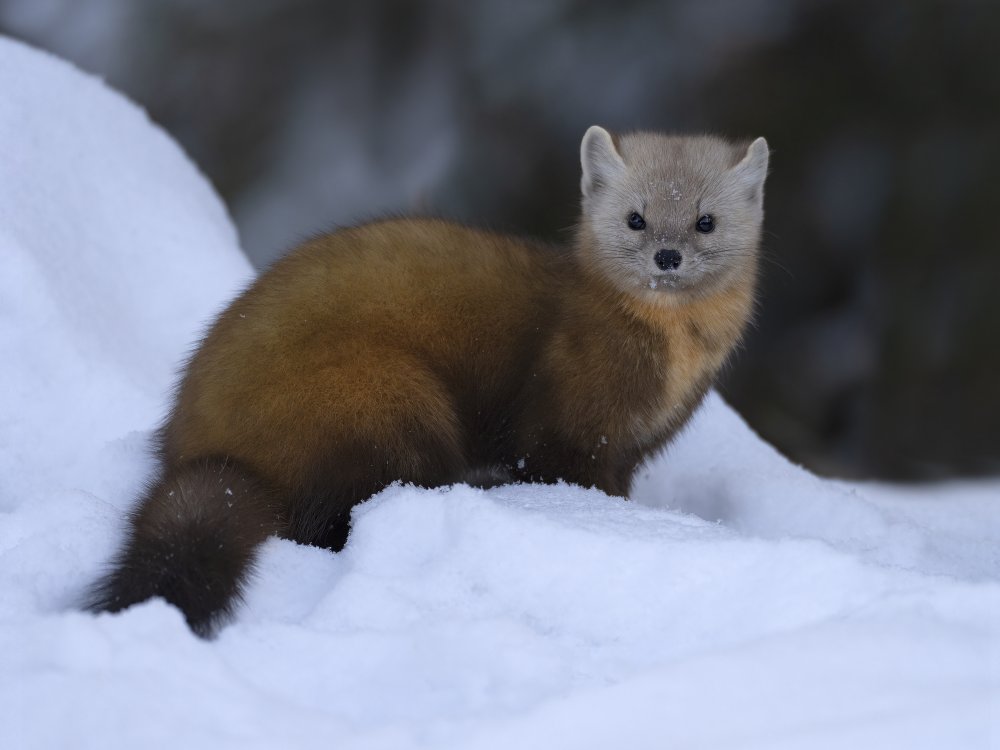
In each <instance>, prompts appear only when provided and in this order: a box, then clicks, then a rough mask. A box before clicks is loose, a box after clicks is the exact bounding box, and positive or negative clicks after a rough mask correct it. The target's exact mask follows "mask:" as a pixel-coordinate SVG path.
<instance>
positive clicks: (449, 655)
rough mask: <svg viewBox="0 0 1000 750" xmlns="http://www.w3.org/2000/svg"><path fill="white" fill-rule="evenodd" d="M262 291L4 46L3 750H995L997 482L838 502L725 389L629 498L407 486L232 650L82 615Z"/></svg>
mask: <svg viewBox="0 0 1000 750" xmlns="http://www.w3.org/2000/svg"><path fill="white" fill-rule="evenodd" d="M250 277H251V271H250V268H249V265H248V264H247V262H246V261H245V260H244V258H243V256H242V254H241V252H240V249H239V244H238V240H237V237H236V234H235V232H234V230H233V228H232V225H231V222H230V220H229V218H228V216H227V214H226V211H225V209H224V207H223V206H222V205H221V203H220V201H219V200H218V198H217V197H216V196H215V194H214V193H213V191H212V189H211V187H210V186H209V185H208V184H207V183H206V181H205V180H204V179H203V178H202V177H201V175H200V174H199V173H198V172H197V170H196V169H195V168H194V167H193V166H192V165H191V164H190V162H189V161H188V160H187V159H186V158H185V156H184V155H183V154H182V153H181V152H180V151H179V149H178V148H177V147H176V146H175V145H174V144H173V143H172V142H171V141H170V139H169V138H168V137H167V136H165V135H164V134H163V133H162V132H161V131H160V130H159V129H157V128H156V126H155V125H153V124H151V123H150V122H149V120H148V119H147V118H146V117H145V115H144V114H143V113H142V112H141V111H139V110H138V109H137V108H136V107H135V106H133V105H131V104H129V103H128V102H126V101H124V100H123V99H122V98H121V97H120V96H118V95H117V94H115V93H114V92H111V91H109V90H108V89H107V88H106V87H104V86H103V85H102V84H101V83H100V82H98V81H96V80H94V79H92V78H90V77H88V76H85V75H83V74H81V73H79V72H77V71H75V70H73V69H72V68H71V67H70V66H68V65H66V64H64V63H62V62H60V61H58V60H56V59H54V58H51V57H49V56H47V55H45V54H43V53H40V52H37V51H33V50H30V49H28V48H27V47H24V46H23V45H20V44H17V43H14V42H11V41H6V40H0V352H2V353H3V356H2V358H0V392H2V393H3V394H4V395H3V402H2V404H3V406H2V408H0V447H2V450H0V717H2V720H0V747H4V748H49V747H53V748H54V747H82V748H90V747H92V748H118V747H121V748H126V747H170V748H173V747H190V748H202V747H205V748H208V747H211V748H226V747H239V748H257V747H261V748H264V747H274V748H282V747H304V748H311V747H317V748H318V747H329V746H335V747H341V748H435V749H436V748H484V749H485V748H511V747H526V748H530V747H545V748H590V747H594V748H597V747H602V748H603V747H627V748H665V747H677V748H682V747H683V748H688V747H690V748H694V747H697V748H716V747H725V748H844V747H850V748H880V749H882V748H896V747H898V748H908V749H910V748H989V747H997V746H998V745H1000V584H998V579H1000V555H998V549H1000V513H998V509H997V504H998V501H1000V483H998V482H995V481H994V482H981V483H958V484H952V485H940V486H928V487H919V488H904V487H889V486H882V485H871V484H850V483H845V482H838V481H830V480H825V479H820V478H818V477H816V476H813V475H811V474H810V473H808V472H807V471H805V470H803V469H801V468H799V467H796V466H794V465H792V464H790V463H789V462H787V461H786V460H785V459H784V458H783V457H781V456H780V455H779V454H778V453H777V452H776V451H774V450H773V449H772V448H771V447H770V446H768V445H767V444H765V443H764V442H763V441H761V440H760V439H759V438H758V437H757V436H756V435H754V433H753V432H752V431H751V430H750V429H749V427H748V426H747V425H746V424H745V423H744V422H743V421H742V420H741V419H740V418H739V416H738V415H737V414H735V413H734V412H733V411H732V410H731V409H730V408H729V407H728V406H727V405H726V404H725V403H724V402H723V401H722V399H720V398H719V397H718V396H717V395H714V394H713V395H710V397H709V398H708V400H707V402H706V403H705V405H704V407H703V408H702V409H701V410H700V412H699V413H698V414H697V416H696V418H695V420H694V422H693V423H692V425H691V426H690V428H689V429H688V430H687V431H686V432H685V433H684V434H683V435H682V437H681V438H680V439H679V440H678V441H677V442H676V443H675V445H673V446H672V448H671V449H670V450H669V451H668V452H667V453H666V454H665V455H663V456H661V457H659V458H658V459H656V460H655V461H653V462H652V463H651V464H650V465H649V467H648V468H647V469H646V470H644V471H643V472H642V475H641V477H640V478H639V480H638V482H637V485H636V487H635V492H634V499H633V501H632V502H626V501H623V500H621V499H618V498H609V497H607V496H604V495H602V494H601V493H599V492H597V491H593V490H584V489H580V488H577V487H572V486H566V485H557V486H552V487H546V486H510V487H500V488H496V489H493V490H489V491H481V490H476V489H472V488H469V487H465V486H455V487H450V488H442V489H439V490H418V489H415V488H412V487H402V486H393V487H390V488H388V489H387V490H385V491H384V492H382V493H380V494H379V495H378V496H376V497H375V498H374V499H372V500H371V501H370V502H368V503H366V504H364V505H362V506H360V507H358V508H357V509H356V512H355V515H354V524H355V525H354V530H353V532H352V536H351V538H350V540H349V542H348V545H347V547H346V548H345V550H344V551H343V552H342V553H340V554H337V555H334V554H332V553H330V552H328V551H325V550H320V549H315V548H310V547H303V546H298V545H295V544H293V543H291V542H288V541H283V540H277V539H272V540H270V541H269V542H267V543H266V545H265V546H264V548H263V550H262V553H261V556H260V559H259V564H258V574H257V576H256V577H255V579H254V581H253V583H252V585H251V586H250V589H249V592H248V596H247V601H246V604H245V606H244V607H242V608H241V609H240V611H239V613H238V617H237V619H236V621H235V622H234V623H233V624H232V625H230V626H229V627H227V628H226V629H224V630H223V631H222V633H221V634H220V636H219V637H218V638H217V639H216V640H214V641H211V642H205V641H201V640H199V639H197V638H195V637H194V636H192V635H191V633H190V632H189V631H188V630H187V628H186V626H185V625H184V622H183V620H182V618H181V616H180V615H179V613H178V612H177V611H176V610H174V609H172V608H171V607H169V606H167V605H166V604H165V603H163V602H162V601H151V602H147V603H145V604H143V605H139V606H136V607H134V608H132V609H131V610H129V611H127V612H125V613H122V614H119V615H101V616H92V615H90V614H85V613H82V612H79V611H77V609H76V607H75V603H76V602H77V601H78V598H79V595H80V592H81V591H82V590H83V589H84V587H85V586H86V585H87V584H88V583H89V582H91V581H92V580H93V579H94V578H95V577H96V576H97V575H98V574H99V572H100V571H101V568H102V565H103V564H104V563H105V562H106V561H107V560H108V558H109V557H110V555H111V553H112V552H113V550H114V549H115V547H116V545H117V544H118V542H119V541H120V539H121V535H122V530H123V514H124V512H125V511H126V510H127V509H128V508H129V507H130V505H131V503H132V501H133V498H134V497H135V495H136V491H137V488H138V487H139V486H140V484H141V482H142V480H143V478H144V477H145V476H146V475H147V474H148V473H149V471H150V469H151V462H150V459H149V457H148V454H147V449H148V447H149V439H150V435H151V431H152V429H153V428H154V426H155V425H156V423H157V422H158V420H159V418H160V417H161V416H162V414H163V412H164V409H165V408H166V399H167V395H168V393H169V389H170V386H171V383H172V382H173V379H174V377H175V372H176V366H177V364H178V363H179V362H180V361H182V359H183V357H184V355H185V353H186V351H187V350H188V348H189V346H190V345H191V342H193V341H194V340H196V339H197V336H198V334H199V332H200V331H201V330H202V329H203V326H204V325H205V322H206V321H208V320H210V319H211V317H212V315H213V313H214V312H216V311H217V310H219V309H220V307H221V306H222V305H224V304H225V302H226V300H227V299H229V298H230V297H231V296H232V295H233V294H234V293H235V292H236V290H238V289H239V288H241V287H242V286H244V285H245V284H246V283H247V281H248V280H249V279H250Z"/></svg>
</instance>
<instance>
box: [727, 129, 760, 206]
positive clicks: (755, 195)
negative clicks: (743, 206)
mask: <svg viewBox="0 0 1000 750" xmlns="http://www.w3.org/2000/svg"><path fill="white" fill-rule="evenodd" d="M767 157H768V149H767V141H765V140H764V139H763V138H758V139H757V140H755V141H754V142H753V143H751V144H750V147H749V148H748V149H747V153H746V156H744V157H743V161H741V162H740V163H739V164H737V165H736V166H735V167H733V169H732V174H733V176H734V177H735V178H736V179H737V181H738V182H739V184H740V185H741V186H742V187H744V188H746V196H747V199H748V200H750V201H753V202H756V203H759V202H761V201H762V200H763V199H764V178H765V177H767Z"/></svg>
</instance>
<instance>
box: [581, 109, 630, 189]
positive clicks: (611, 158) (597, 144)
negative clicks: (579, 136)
mask: <svg viewBox="0 0 1000 750" xmlns="http://www.w3.org/2000/svg"><path fill="white" fill-rule="evenodd" d="M580 166H582V167H583V178H582V179H581V180H580V189H581V190H582V191H583V196H584V197H585V198H589V197H591V196H592V195H593V194H594V193H595V192H596V191H597V190H599V189H600V188H601V187H602V186H603V185H607V184H608V183H610V182H612V181H614V180H615V179H616V178H617V177H618V176H619V175H620V174H621V173H622V172H624V171H625V162H624V161H622V157H621V156H620V155H619V153H618V149H617V148H615V142H614V141H613V140H612V139H611V133H609V132H608V131H607V130H605V129H604V128H602V127H601V126H600V125H591V126H590V127H589V128H587V132H586V133H584V135H583V141H582V142H581V143H580Z"/></svg>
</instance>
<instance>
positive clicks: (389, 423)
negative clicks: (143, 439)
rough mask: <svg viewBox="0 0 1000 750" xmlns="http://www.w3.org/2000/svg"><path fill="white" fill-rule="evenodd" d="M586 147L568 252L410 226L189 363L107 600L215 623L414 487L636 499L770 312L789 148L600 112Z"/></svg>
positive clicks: (268, 306)
mask: <svg viewBox="0 0 1000 750" xmlns="http://www.w3.org/2000/svg"><path fill="white" fill-rule="evenodd" d="M581 162H582V168H583V177H582V193H583V199H582V217H581V219H580V222H579V226H578V227H577V229H576V235H575V241H574V242H573V243H572V245H571V246H567V247H560V246H553V245H547V244H544V243H541V242H535V241H531V240H525V239H521V238H517V237H512V236H508V235H504V234H497V233H493V232H487V231H481V230H478V229H471V228H468V227H465V226H460V225H458V224H454V223H449V222H446V221H439V220H428V219H392V220H386V221H376V222H373V223H369V224H364V225H361V226H355V227H352V228H348V229H342V230H339V231H335V232H333V233H331V234H325V235H322V236H319V237H316V238H315V239H311V240H309V241H307V242H305V243H304V244H302V245H301V246H300V247H298V248H296V249H295V250H294V251H292V252H291V253H290V254H289V255H287V256H286V257H285V258H283V259H282V260H280V261H278V262H277V263H276V264H275V265H274V266H273V267H271V268H270V269H269V270H268V271H266V272H265V273H263V274H262V275H261V276H260V277H259V278H258V279H257V280H256V282H255V283H254V284H253V285H252V286H251V287H250V288H249V289H248V290H247V291H245V292H244V293H243V294H242V295H241V296H239V297H238V298H237V299H236V300H235V301H234V302H233V303H232V304H231V305H230V306H229V307H228V309H226V310H225V311H224V312H223V313H222V314H221V315H220V317H219V318H218V320H216V321H215V323H214V325H213V326H212V327H211V329H210V330H209V332H208V334H207V335H206V336H205V338H204V340H203V341H202V342H201V345H200V347H199V348H198V349H197V351H196V352H195V353H194V355H193V356H192V357H191V359H190V362H189V363H188V365H187V369H186V371H185V372H184V375H183V378H182V380H181V382H180V385H179V387H178V389H177V393H176V400H175V403H174V406H173V409H172V411H171V413H170V415H169V417H168V419H167V420H166V422H165V424H164V425H163V426H162V427H161V429H160V431H159V433H158V441H157V445H158V450H157V452H158V458H159V472H158V475H157V477H156V478H155V479H154V480H153V481H152V482H151V483H150V484H149V486H148V488H147V489H146V491H145V494H144V495H143V496H142V498H141V500H140V502H139V504H138V506H137V508H136V509H135V510H134V512H133V513H132V515H131V518H130V531H129V534H128V538H127V540H126V542H125V544H124V547H123V549H122V550H121V552H120V553H119V554H118V556H117V558H116V559H115V560H114V562H113V564H112V567H111V570H110V572H109V573H108V574H107V575H106V577H104V578H103V579H102V580H100V581H98V582H97V584H95V586H94V587H93V589H92V590H91V592H90V599H89V602H88V603H89V607H90V608H91V609H92V610H94V611H118V610H121V609H123V608H125V607H128V606H129V605H131V604H134V603H136V602H140V601H143V600H145V599H148V598H149V597H153V596H161V597H163V598H164V599H166V600H167V601H168V602H171V603H172V604H174V605H176V606H177V607H179V608H180V610H181V611H182V612H183V614H184V615H185V617H186V619H187V621H188V623H189V624H190V626H191V628H192V629H193V630H194V631H195V632H196V633H198V634H199V635H203V636H209V635H211V634H212V633H214V632H215V630H216V628H217V627H218V626H219V625H220V624H221V623H222V622H224V621H225V620H226V618H227V617H228V616H229V615H230V614H231V612H232V610H233V607H234V606H235V603H236V602H237V601H238V600H239V598H240V592H241V587H242V586H243V583H244V581H245V579H246V576H247V573H248V569H249V567H250V566H251V564H252V561H253V558H254V554H255V551H256V550H257V548H258V546H259V545H260V544H261V542H263V541H264V540H265V539H266V538H267V537H268V536H270V535H272V534H275V535H278V536H282V537H285V538H288V539H293V540H295V541H297V542H300V543H304V544H313V545H320V546H324V547H329V548H330V549H332V550H335V551H336V550H339V549H340V548H341V547H343V545H344V543H345V541H346V539H347V535H348V530H349V524H350V512H351V508H352V507H353V506H354V505H356V504H358V503H360V502H362V501H363V500H365V499H366V498H368V497H370V496H371V495H373V494H374V493H376V492H378V491H379V490H380V489H382V488H383V487H385V486H387V485H388V484H390V483H392V482H396V481H400V482H407V483H412V484H414V485H418V486H423V487H434V486H439V485H447V484H452V483H456V482H463V481H468V482H472V483H478V484H480V485H489V484H495V483H499V482H556V481H558V480H565V481H566V482H571V483H574V484H578V485H583V486H585V487H597V488H599V489H601V490H603V491H604V492H606V493H608V494H610V495H622V496H624V495H627V494H628V490H629V485H630V482H631V479H632V475H633V473H634V472H635V470H636V467H637V466H638V465H639V463H640V462H641V461H642V460H643V459H644V458H645V457H647V456H649V455H650V454H652V453H654V452H655V451H657V450H659V449H660V448H661V447H662V446H663V445H664V444H665V443H666V442H667V441H668V440H670V438H671V437H672V436H673V435H674V434H676V433H677V431H678V430H679V429H680V428H681V427H682V425H684V423H685V421H686V420H687V419H688V417H689V416H690V415H691V413H692V411H693V410H694V409H695V407H696V406H697V405H698V404H699V402H700V401H701V400H702V398H703V396H704V395H705V392H706V391H707V390H708V388H709V386H710V384H711V383H712V380H713V378H714V376H715V375H716V373H717V372H718V370H719V368H720V366H721V365H722V363H723V361H724V360H725V359H726V357H727V355H728V354H729V353H730V352H731V351H732V349H733V347H734V345H735V344H736V342H737V341H738V339H739V338H740V335H741V333H742V331H743V329H744V327H745V326H746V324H747V322H748V320H749V318H750V316H751V311H752V307H753V304H754V287H755V279H756V276H757V267H758V249H759V244H760V238H761V225H762V221H763V192H764V179H765V176H766V173H767V163H768V148H767V143H766V142H765V141H764V139H763V138H758V139H757V140H755V141H753V142H752V143H749V144H747V143H743V144H736V143H731V142H729V141H726V140H723V139H720V138H715V137H709V136H698V137H678V136H667V135H661V134H656V133H643V132H640V133H631V134H624V135H618V136H613V135H611V134H610V133H609V132H608V131H606V130H604V129H602V128H600V127H597V126H594V127H591V128H590V129H589V130H588V131H587V133H586V135H585V136H584V138H583V142H582V144H581Z"/></svg>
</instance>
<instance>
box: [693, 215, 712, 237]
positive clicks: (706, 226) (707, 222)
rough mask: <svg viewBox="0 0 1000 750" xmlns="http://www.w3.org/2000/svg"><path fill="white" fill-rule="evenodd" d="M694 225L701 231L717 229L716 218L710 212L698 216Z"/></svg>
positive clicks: (705, 232) (707, 231)
mask: <svg viewBox="0 0 1000 750" xmlns="http://www.w3.org/2000/svg"><path fill="white" fill-rule="evenodd" d="M694 226H695V228H696V229H697V230H698V231H699V232H702V233H704V234H708V233H709V232H711V231H712V230H713V229H715V219H713V218H712V217H711V215H710V214H704V215H703V216H699V217H698V221H696V222H695V225H694Z"/></svg>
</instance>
